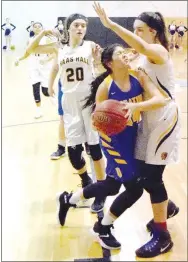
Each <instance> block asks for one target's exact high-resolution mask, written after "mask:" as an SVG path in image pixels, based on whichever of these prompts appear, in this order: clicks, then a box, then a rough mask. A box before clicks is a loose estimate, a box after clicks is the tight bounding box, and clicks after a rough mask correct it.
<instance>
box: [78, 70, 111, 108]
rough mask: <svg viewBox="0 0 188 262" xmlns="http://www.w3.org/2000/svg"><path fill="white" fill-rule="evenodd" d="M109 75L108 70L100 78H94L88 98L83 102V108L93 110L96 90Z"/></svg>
mask: <svg viewBox="0 0 188 262" xmlns="http://www.w3.org/2000/svg"><path fill="white" fill-rule="evenodd" d="M110 73H111V71H110V70H107V71H105V72H104V73H102V74H101V75H100V76H98V77H97V78H95V80H94V81H93V82H91V93H90V95H89V96H87V97H86V98H85V99H84V100H85V101H86V102H85V104H84V106H83V108H86V107H88V106H90V107H91V109H92V111H93V110H94V109H95V98H96V94H97V90H98V88H99V86H100V84H101V83H102V82H103V81H104V79H105V78H106V77H107V76H108V75H109V74H110Z"/></svg>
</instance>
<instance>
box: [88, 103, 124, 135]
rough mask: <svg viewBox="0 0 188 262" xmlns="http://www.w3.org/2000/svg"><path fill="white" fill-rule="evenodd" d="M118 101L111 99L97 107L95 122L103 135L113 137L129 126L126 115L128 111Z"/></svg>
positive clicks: (94, 116)
mask: <svg viewBox="0 0 188 262" xmlns="http://www.w3.org/2000/svg"><path fill="white" fill-rule="evenodd" d="M123 107H124V105H123V104H121V103H120V102H119V101H117V100H113V99H109V100H105V101H104V102H102V103H100V104H99V105H97V106H96V108H95V111H94V114H93V121H94V125H95V126H96V128H97V129H98V130H99V131H101V132H102V133H104V134H106V135H108V136H112V135H117V134H119V133H121V132H122V131H123V130H124V129H125V128H126V126H127V119H126V118H125V114H126V112H127V110H125V109H123Z"/></svg>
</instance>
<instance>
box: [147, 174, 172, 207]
mask: <svg viewBox="0 0 188 262" xmlns="http://www.w3.org/2000/svg"><path fill="white" fill-rule="evenodd" d="M144 189H145V190H146V191H147V192H148V193H149V194H150V199H151V203H152V204H157V203H162V202H164V201H166V200H167V199H168V195H167V192H166V188H165V185H164V182H163V181H162V180H160V181H152V180H151V181H150V180H147V179H145V182H144Z"/></svg>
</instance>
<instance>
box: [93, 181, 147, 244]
mask: <svg viewBox="0 0 188 262" xmlns="http://www.w3.org/2000/svg"><path fill="white" fill-rule="evenodd" d="M124 186H125V188H126V190H125V191H124V192H122V193H121V194H119V195H118V196H117V197H116V199H115V200H114V202H113V203H112V205H111V207H110V209H109V211H108V212H107V213H105V215H104V217H103V218H102V219H99V221H98V222H96V223H95V225H94V227H93V231H94V233H95V235H97V239H98V241H99V243H100V245H101V246H102V247H104V248H107V249H119V248H121V244H120V243H119V242H118V241H117V240H116V238H115V237H114V235H113V234H112V232H111V228H113V223H114V221H115V220H116V219H117V218H118V217H120V216H121V215H122V214H123V213H124V212H125V210H127V209H128V208H130V207H131V206H132V205H133V204H134V203H135V202H136V201H137V200H138V199H139V198H140V197H141V196H142V194H143V186H142V181H141V179H140V178H134V179H132V180H131V181H129V182H126V183H124Z"/></svg>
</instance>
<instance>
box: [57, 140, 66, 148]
mask: <svg viewBox="0 0 188 262" xmlns="http://www.w3.org/2000/svg"><path fill="white" fill-rule="evenodd" d="M58 144H59V145H60V146H64V147H65V145H66V143H65V140H59V143H58Z"/></svg>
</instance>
